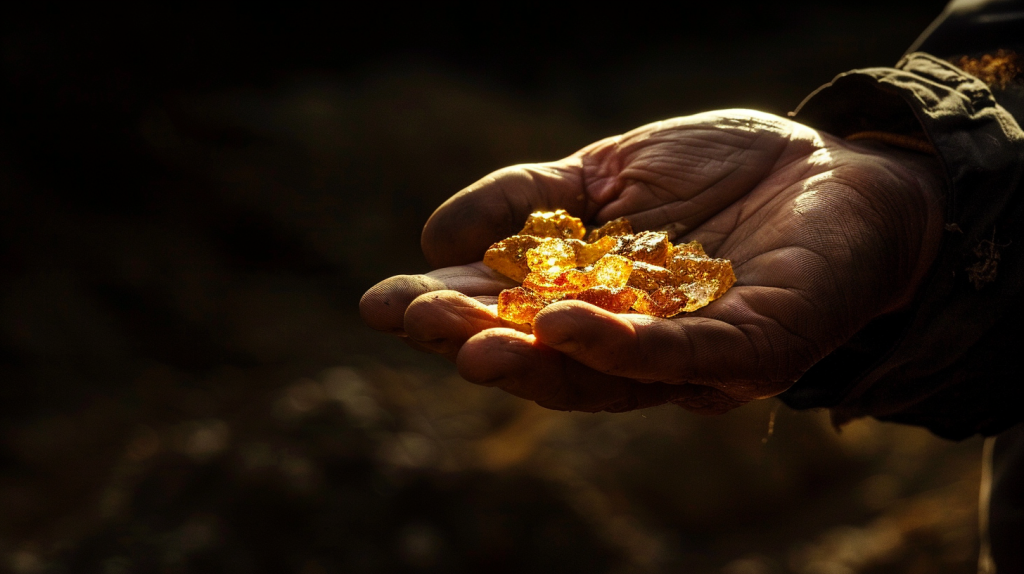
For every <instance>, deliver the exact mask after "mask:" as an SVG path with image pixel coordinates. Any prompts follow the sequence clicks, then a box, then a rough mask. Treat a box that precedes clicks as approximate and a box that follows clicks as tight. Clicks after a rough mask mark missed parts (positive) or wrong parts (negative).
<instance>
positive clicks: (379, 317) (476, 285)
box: [359, 262, 516, 335]
mask: <svg viewBox="0 0 1024 574" xmlns="http://www.w3.org/2000/svg"><path fill="white" fill-rule="evenodd" d="M515 285H516V283H515V282H514V281H512V280H511V279H509V278H507V277H505V276H503V275H501V274H500V273H498V272H496V271H494V270H493V269H490V268H488V267H487V266H485V265H484V264H483V263H479V262H477V263H474V264H472V265H462V266H458V267H448V268H443V269H436V270H434V271H431V272H429V273H427V274H425V275H396V276H394V277H389V278H388V279H385V280H384V281H381V282H380V283H378V284H376V285H374V286H373V287H371V288H370V289H369V290H368V291H367V292H366V293H365V294H363V297H362V299H360V300H359V313H360V315H361V316H362V318H363V321H364V322H366V324H367V325H369V326H370V327H372V328H374V329H376V330H378V331H384V332H387V333H392V334H395V335H404V334H405V311H406V309H407V308H408V307H409V304H410V303H412V302H413V300H415V299H416V298H417V297H419V296H420V295H423V294H424V293H430V292H432V291H442V290H448V289H450V290H454V291H459V292H462V293H464V294H466V295H469V296H478V295H497V294H498V293H500V292H501V290H502V289H507V288H509V287H514V286H515Z"/></svg>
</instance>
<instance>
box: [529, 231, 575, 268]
mask: <svg viewBox="0 0 1024 574" xmlns="http://www.w3.org/2000/svg"><path fill="white" fill-rule="evenodd" d="M526 263H527V266H528V267H529V268H530V271H531V272H534V273H545V274H548V275H552V274H557V273H561V272H562V271H565V270H567V269H575V268H576V250H575V249H573V248H572V244H570V243H569V242H567V241H564V240H562V239H556V238H545V239H541V240H540V243H539V244H538V245H537V246H536V247H534V248H533V249H530V250H529V251H527V252H526Z"/></svg>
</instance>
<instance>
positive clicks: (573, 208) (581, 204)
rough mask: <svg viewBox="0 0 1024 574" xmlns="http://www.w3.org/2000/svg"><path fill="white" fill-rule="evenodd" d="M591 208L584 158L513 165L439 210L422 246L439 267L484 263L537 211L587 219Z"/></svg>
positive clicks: (460, 194) (443, 205) (457, 195)
mask: <svg viewBox="0 0 1024 574" xmlns="http://www.w3.org/2000/svg"><path fill="white" fill-rule="evenodd" d="M586 206H587V197H586V193H585V186H584V182H583V170H582V162H581V160H580V159H578V158H569V159H567V160H563V161H559V162H553V163H547V164H529V165H517V166H512V167H508V168H505V169H502V170H499V171H496V172H494V173H492V174H491V175H488V176H487V177H485V178H483V179H481V180H480V181H478V182H476V183H474V184H473V185H471V186H469V187H467V188H466V189H464V190H462V191H460V192H459V193H457V194H455V195H454V196H452V197H451V198H450V199H449V200H448V201H446V202H444V204H442V205H441V207H438V208H437V211H435V212H434V214H433V215H431V216H430V219H429V220H428V221H427V224H426V225H425V226H424V227H423V235H422V237H421V240H420V243H421V246H422V248H423V253H424V254H425V255H426V257H427V261H429V262H430V263H431V265H434V266H435V267H442V266H450V265H461V264H465V263H468V262H471V261H479V260H480V259H481V258H482V257H483V254H484V251H486V250H487V248H488V247H490V246H491V244H493V243H494V242H496V241H499V240H501V239H504V238H506V237H508V236H510V235H513V234H515V233H516V232H517V231H519V230H520V229H522V227H523V223H524V222H525V221H526V218H527V217H528V216H529V215H530V214H531V213H533V212H534V211H538V210H553V209H565V210H566V211H568V212H569V213H571V214H572V215H575V216H577V217H584V218H586V217H589V214H587V213H586Z"/></svg>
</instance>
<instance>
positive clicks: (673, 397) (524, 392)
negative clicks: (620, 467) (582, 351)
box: [456, 329, 737, 413]
mask: <svg viewBox="0 0 1024 574" xmlns="http://www.w3.org/2000/svg"><path fill="white" fill-rule="evenodd" d="M456 364H457V365H458V368H459V373H460V374H461V375H462V376H463V378H465V379H466V380H467V381H470V382H472V383H476V384H481V385H486V386H495V387H499V388H501V389H503V390H505V391H507V392H509V393H511V394H513V395H516V396H518V397H521V398H524V399H528V400H531V401H535V402H536V403H537V404H539V405H541V406H543V407H545V408H549V409H555V410H564V411H585V412H597V411H610V412H622V411H628V410H633V409H641V408H647V407H652V406H657V405H661V404H664V403H666V402H679V403H681V404H684V405H685V404H686V403H687V402H688V401H692V404H693V406H694V408H695V410H699V409H700V408H702V407H704V408H706V409H707V410H705V411H704V412H707V413H711V412H724V411H722V410H721V409H723V408H724V409H725V410H728V408H731V407H732V406H736V405H737V403H735V402H734V401H732V402H730V401H729V400H719V401H715V400H713V399H711V400H709V399H707V398H701V397H706V396H707V395H710V394H713V393H716V392H717V391H715V390H714V389H709V388H706V387H705V388H701V387H698V386H696V385H668V384H662V383H638V382H636V381H631V380H629V379H625V378H622V377H616V376H612V375H607V374H604V373H599V372H596V371H594V370H593V369H590V368H588V367H586V366H584V365H581V364H580V363H578V362H576V361H574V360H572V359H570V358H568V357H566V356H565V355H563V354H561V353H558V352H557V351H554V350H553V349H551V348H549V347H546V346H545V345H543V344H538V343H537V341H536V340H535V339H534V338H533V337H532V336H530V335H527V334H524V333H520V332H518V331H514V330H511V329H490V330H487V331H483V332H481V333H479V334H477V335H475V336H473V337H472V338H470V339H469V340H468V341H467V342H466V343H465V345H463V347H462V349H461V350H460V351H459V354H458V356H457V359H456ZM709 391H710V392H709Z"/></svg>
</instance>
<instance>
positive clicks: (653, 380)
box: [360, 110, 943, 414]
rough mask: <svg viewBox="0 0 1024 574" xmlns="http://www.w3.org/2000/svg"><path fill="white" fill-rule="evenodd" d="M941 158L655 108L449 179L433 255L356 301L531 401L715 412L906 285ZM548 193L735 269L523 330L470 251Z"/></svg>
mask: <svg viewBox="0 0 1024 574" xmlns="http://www.w3.org/2000/svg"><path fill="white" fill-rule="evenodd" d="M940 174H941V168H940V166H939V164H938V162H937V161H936V160H935V159H933V158H931V157H929V156H926V155H922V154H918V153H915V152H908V151H903V150H899V149H895V148H891V147H887V146H884V145H882V144H875V143H870V142H846V141H844V140H841V139H838V138H835V137H832V136H830V135H828V134H824V133H820V132H817V131H815V130H812V129H810V128H808V127H805V126H803V125H800V124H798V123H795V122H792V121H789V120H787V119H784V118H780V117H777V116H772V115H769V114H764V113H760V112H754V111H749V110H727V111H720V112H712V113H706V114H700V115H696V116H689V117H684V118H677V119H673V120H667V121H663V122H658V123H654V124H650V125H647V126H643V127H641V128H638V129H636V130H633V131H631V132H629V133H627V134H624V135H622V136H617V137H612V138H608V139H605V140H601V141H599V142H596V143H594V144H592V145H590V146H588V147H586V148H584V149H582V150H580V151H579V152H577V153H575V154H573V155H572V156H570V157H568V158H565V159H563V160H561V161H556V162H552V163H544V164H531V165H519V166H513V167H509V168H506V169H503V170H500V171H497V172H495V173H493V174H491V175H489V176H487V177H485V178H483V179H482V180H480V181H478V182H476V183H474V184H473V185H471V186H470V187H468V188H466V189H464V190H463V191H461V192H459V193H458V194H456V195H455V196H453V197H452V198H451V199H449V200H448V201H447V202H445V203H444V204H443V205H442V206H441V207H439V208H438V209H437V211H436V212H435V213H434V214H433V216H431V218H430V220H429V221H428V222H427V224H426V226H425V228H424V230H423V237H422V248H423V251H424V253H425V254H426V256H427V259H428V261H430V263H431V264H432V265H433V266H435V267H436V268H437V269H436V270H435V271H432V272H430V273H427V274H425V275H402V276H397V277H391V278H389V279H386V280H385V281H383V282H381V283H379V284H378V285H376V286H375V287H373V288H372V289H370V290H369V291H368V292H367V293H366V294H365V295H364V296H363V299H362V301H361V302H360V309H361V312H362V316H363V318H364V320H365V321H366V322H367V323H368V324H369V325H370V326H371V327H373V328H375V329H378V330H381V331H386V332H389V333H392V334H395V335H398V336H401V337H403V338H405V340H406V341H407V342H409V344H411V345H412V346H414V347H416V348H418V349H421V350H423V351H427V352H431V353H439V354H442V355H444V356H445V357H447V358H449V359H451V360H453V361H454V362H455V364H456V365H457V367H458V370H459V373H460V374H461V375H462V376H463V377H464V378H465V379H466V380H467V381H470V382H473V383H477V384H481V385H488V386H496V387H500V388H502V389H504V390H505V391H507V392H509V393H512V394H514V395H517V396H519V397H523V398H525V399H529V400H533V401H536V402H537V403H538V404H540V405H541V406H544V407H548V408H552V409H559V410H579V411H601V410H606V411H625V410H630V409H636V408H643V407H649V406H654V405H659V404H663V403H666V402H674V403H676V404H679V405H680V406H683V407H685V408H688V409H690V410H693V411H697V412H702V413H708V414H713V413H721V412H725V411H727V410H729V409H732V408H734V407H737V406H739V405H741V404H743V403H746V402H749V401H751V400H755V399H761V398H766V397H771V396H774V395H776V394H778V393H780V392H782V391H784V390H786V389H787V388H789V387H790V386H791V385H792V384H793V383H794V382H795V381H796V380H797V379H798V378H799V377H800V375H801V374H802V373H804V372H805V371H806V370H807V369H808V368H810V367H811V366H812V365H813V364H814V363H815V362H817V361H818V360H820V359H821V358H822V357H824V356H825V355H827V354H828V353H830V352H831V351H833V350H835V349H836V348H837V347H838V346H839V345H841V344H842V343H843V342H845V341H846V340H848V339H849V338H850V337H851V336H852V335H853V334H854V333H856V332H857V331H858V330H859V329H861V328H862V327H864V325H865V324H867V323H868V322H869V321H870V320H872V319H873V318H875V317H878V316H880V315H883V314H885V313H889V312H892V311H894V310H896V309H899V308H901V307H903V306H904V305H906V304H908V303H909V302H910V301H912V299H913V297H914V294H915V292H916V290H917V289H918V287H919V286H920V284H921V282H922V279H923V278H924V277H925V275H926V274H927V271H928V269H929V267H930V265H931V263H932V261H933V260H934V258H935V255H936V252H937V250H938V245H939V242H940V239H941V234H942V224H943V220H942V204H943V200H942V197H943V183H942V178H941V175H940ZM555 208H564V209H566V210H568V211H569V212H570V213H572V214H573V215H576V216H579V217H582V218H583V220H584V221H585V222H587V223H590V224H599V223H602V222H605V221H608V220H611V219H615V218H617V217H621V216H626V217H628V218H629V220H630V222H631V223H632V224H633V228H634V229H635V230H637V231H639V230H667V231H669V232H670V235H672V236H673V237H674V241H675V242H676V243H680V242H683V241H690V240H694V239H695V240H698V241H700V242H701V243H702V244H703V245H704V247H705V249H706V250H707V253H708V254H709V255H710V256H712V257H722V258H727V259H730V260H732V263H733V266H734V269H735V272H736V276H737V283H736V285H735V286H734V287H733V288H732V289H731V290H730V291H728V292H727V293H726V294H725V295H724V296H723V297H722V298H721V299H719V300H718V301H716V302H714V303H712V304H711V305H709V306H708V307H705V308H703V309H700V310H698V311H696V312H694V313H690V314H687V315H684V316H677V317H674V318H671V319H659V318H654V317H648V316H644V315H633V314H622V315H616V314H613V313H609V312H607V311H604V310H602V309H599V308H597V307H595V306H593V305H590V304H587V303H584V302H582V301H564V302H559V303H556V304H554V305H551V306H549V307H547V308H545V309H544V310H543V311H541V312H540V313H539V314H538V315H537V317H536V319H535V324H534V328H533V334H526V333H523V332H521V331H518V330H515V329H510V328H507V327H506V326H503V325H502V323H501V321H500V320H499V319H498V318H497V316H496V313H495V308H494V306H493V303H494V302H495V296H496V295H497V294H498V293H499V292H500V291H501V290H502V289H505V288H508V287H510V286H513V285H515V283H514V282H512V281H511V280H508V279H507V278H504V277H502V276H501V275H499V274H497V273H495V272H494V271H492V270H490V269H488V268H487V267H485V266H484V265H482V264H481V263H479V261H480V260H481V258H482V257H483V254H484V252H485V251H486V249H487V248H488V247H489V246H490V245H491V244H492V243H494V242H495V241H498V240H500V239H503V238H505V237H507V236H509V235H512V234H514V233H516V232H517V231H518V230H519V228H520V227H521V226H522V225H523V222H524V221H525V220H526V218H527V216H528V215H529V214H530V213H531V212H533V211H536V210H550V209H555Z"/></svg>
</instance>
